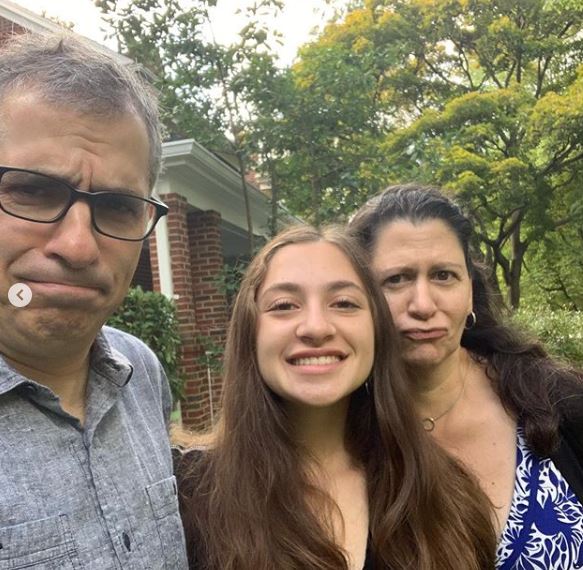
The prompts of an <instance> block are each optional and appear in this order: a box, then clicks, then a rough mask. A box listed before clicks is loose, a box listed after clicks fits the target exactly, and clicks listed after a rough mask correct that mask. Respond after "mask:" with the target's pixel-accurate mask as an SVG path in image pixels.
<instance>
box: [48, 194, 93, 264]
mask: <svg viewBox="0 0 583 570" xmlns="http://www.w3.org/2000/svg"><path fill="white" fill-rule="evenodd" d="M51 225H52V226H53V228H52V229H53V232H52V234H51V237H50V238H49V240H48V242H47V244H46V246H45V252H46V254H47V255H50V256H56V257H60V258H61V259H62V260H63V261H64V262H65V263H66V264H67V265H68V266H69V267H71V268H73V269H81V268H83V267H87V266H89V265H91V264H92V263H94V262H95V261H96V260H97V258H98V256H99V246H98V244H97V239H96V232H95V229H94V228H93V225H92V222H91V208H90V206H89V204H88V203H86V202H84V201H77V202H75V203H74V204H73V205H72V206H71V207H70V208H69V210H68V212H67V213H66V215H65V217H64V218H63V219H62V220H59V221H58V222H55V223H54V224H51Z"/></svg>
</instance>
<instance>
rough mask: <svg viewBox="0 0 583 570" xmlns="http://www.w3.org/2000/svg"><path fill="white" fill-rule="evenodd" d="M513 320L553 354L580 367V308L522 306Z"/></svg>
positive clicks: (582, 353) (582, 361) (582, 357)
mask: <svg viewBox="0 0 583 570" xmlns="http://www.w3.org/2000/svg"><path fill="white" fill-rule="evenodd" d="M513 321H514V323H515V324H516V325H517V326H519V327H520V328H523V327H524V328H526V329H527V330H528V331H530V332H531V333H532V334H534V335H535V336H536V337H538V338H539V339H540V340H541V341H542V342H543V343H544V344H545V346H546V347H547V349H548V351H549V352H550V353H551V354H552V355H553V356H555V357H557V358H560V359H562V360H565V361H567V362H569V363H571V364H573V365H575V366H579V367H583V312H580V311H568V310H566V309H561V310H551V309H548V308H544V307H536V306H531V307H524V308H521V309H519V310H518V311H517V312H516V313H515V315H514V317H513Z"/></svg>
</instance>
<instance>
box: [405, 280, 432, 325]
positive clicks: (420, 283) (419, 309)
mask: <svg viewBox="0 0 583 570" xmlns="http://www.w3.org/2000/svg"><path fill="white" fill-rule="evenodd" d="M436 310H437V305H436V303H435V296H434V292H433V290H432V287H431V283H430V282H429V281H428V280H427V279H417V280H416V281H415V283H414V286H413V287H412V288H411V298H410V299H409V306H408V311H409V314H410V315H412V316H414V317H415V318H417V319H422V320H427V319H429V318H430V317H431V316H433V315H434V314H435V311H436Z"/></svg>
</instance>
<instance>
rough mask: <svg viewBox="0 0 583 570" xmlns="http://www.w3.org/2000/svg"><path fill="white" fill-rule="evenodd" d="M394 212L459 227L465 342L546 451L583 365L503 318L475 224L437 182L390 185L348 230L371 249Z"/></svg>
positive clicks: (555, 439)
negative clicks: (467, 287) (468, 286)
mask: <svg viewBox="0 0 583 570" xmlns="http://www.w3.org/2000/svg"><path fill="white" fill-rule="evenodd" d="M395 220H408V221H411V222H412V223H413V224H417V223H421V222H424V221H427V220H441V221H443V222H445V223H446V224H447V225H448V227H449V228H450V229H451V230H452V231H453V233H454V234H455V235H456V237H457V239H458V241H459V243H460V246H461V248H462V251H463V254H464V257H465V260H466V266H467V269H468V273H469V274H470V277H471V279H472V292H473V310H474V313H475V315H476V323H475V325H474V326H473V327H471V328H469V329H468V328H466V329H465V330H464V332H463V335H462V339H461V344H462V346H463V347H465V348H467V349H468V350H469V351H470V352H471V353H472V354H473V355H474V356H475V357H477V358H478V359H481V360H483V361H484V362H485V363H486V364H487V368H486V370H487V374H488V376H489V378H490V379H491V381H492V382H493V385H494V388H495V390H496V391H497V393H498V395H499V396H500V399H501V401H502V404H503V405H504V407H505V408H506V409H507V410H508V411H509V412H511V413H512V414H513V415H514V416H515V417H516V418H517V420H518V421H519V422H520V423H521V424H522V425H523V427H524V430H525V436H526V439H527V441H528V443H529V444H530V446H531V447H532V449H533V450H534V451H535V452H536V453H537V454H539V455H541V456H543V457H546V456H548V455H550V454H551V453H553V452H554V451H556V449H557V446H558V443H559V432H558V425H559V414H558V406H559V405H560V403H561V402H563V401H565V400H566V399H568V398H569V396H570V395H571V394H572V393H573V394H574V393H576V392H577V391H578V392H579V393H580V390H581V388H580V387H581V373H580V372H578V371H576V370H573V369H571V368H569V367H567V366H563V365H561V364H559V363H558V362H556V361H554V360H553V359H551V358H549V356H548V354H547V352H546V351H545V349H544V347H543V346H542V345H541V344H540V343H539V342H537V341H534V340H532V339H528V338H527V337H526V336H525V335H523V334H521V333H520V332H519V331H517V330H516V329H514V328H512V327H511V326H509V325H508V324H506V323H505V319H504V318H503V305H502V301H501V299H500V296H499V295H495V294H494V293H493V288H492V286H491V283H490V281H489V278H488V275H489V272H488V271H487V268H486V267H485V266H484V265H483V264H481V263H479V262H478V261H477V258H478V256H476V255H474V254H473V252H472V247H471V244H472V243H473V239H474V233H473V225H472V223H471V221H470V220H469V219H468V217H467V216H465V215H464V213H463V212H462V210H461V209H460V208H459V207H458V206H457V205H456V204H455V203H454V202H453V201H452V200H450V199H449V198H448V197H447V196H445V195H444V194H443V193H442V192H441V191H440V190H439V189H437V188H432V187H425V186H417V185H413V184H409V185H399V186H391V187H389V188H387V189H386V190H384V191H383V192H382V193H381V194H379V195H378V196H375V197H374V198H372V199H371V200H369V201H368V202H367V203H366V204H365V205H364V206H363V207H362V208H360V210H359V211H358V212H357V213H356V215H355V216H354V217H353V219H352V220H351V221H350V224H349V232H350V233H351V234H352V235H353V236H354V237H356V239H357V240H358V241H359V243H360V244H361V245H362V246H363V247H364V248H365V249H366V251H368V252H369V253H372V251H373V249H374V247H375V243H376V238H377V235H378V233H379V231H380V230H381V229H382V228H384V227H386V226H387V224H389V223H391V222H393V221H395Z"/></svg>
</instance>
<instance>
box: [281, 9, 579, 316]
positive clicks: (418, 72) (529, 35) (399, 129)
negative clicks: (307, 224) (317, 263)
mask: <svg viewBox="0 0 583 570" xmlns="http://www.w3.org/2000/svg"><path fill="white" fill-rule="evenodd" d="M582 24H583V5H581V4H580V3H578V2H571V1H569V0H555V1H554V2H553V1H544V0H512V1H510V0H407V1H404V0H403V1H401V0H363V1H360V2H352V3H351V9H350V10H348V11H347V12H346V13H345V14H344V15H342V17H341V18H339V19H338V21H336V22H335V23H333V24H330V25H329V26H328V27H327V28H326V29H325V31H324V33H323V34H322V35H321V36H320V37H319V38H318V40H317V41H316V42H313V43H312V44H310V45H308V46H307V47H306V48H304V49H303V50H302V51H301V52H300V55H301V59H300V61H299V63H298V64H297V65H296V66H295V67H294V69H293V70H292V72H293V76H294V80H295V84H296V87H297V89H298V90H299V91H300V95H299V96H298V97H299V100H300V101H301V100H302V97H303V98H304V99H303V105H302V106H301V109H302V110H303V115H302V114H298V115H297V116H294V115H293V114H290V115H289V116H288V117H287V118H288V123H289V127H290V132H293V133H301V132H302V129H304V130H305V132H306V136H305V137H303V138H302V137H301V136H297V138H296V140H298V141H301V147H302V148H299V149H295V148H293V147H292V146H290V148H289V153H290V156H289V157H288V158H287V160H286V164H287V166H288V174H290V175H291V174H293V173H298V172H300V173H303V178H302V174H300V175H299V176H295V177H294V180H300V181H301V182H303V185H302V187H301V188H300V190H299V191H298V192H297V194H296V196H298V197H300V199H301V200H302V201H303V202H304V203H305V202H306V200H307V196H308V192H310V184H309V182H310V181H312V180H315V181H316V182H317V183H318V184H319V185H316V187H315V192H314V193H318V194H319V201H316V200H315V199H313V200H312V209H314V208H320V212H321V214H320V218H322V217H326V216H328V215H329V214H330V213H332V214H337V213H338V211H339V210H341V209H342V207H343V206H344V204H346V205H347V210H349V209H350V207H354V206H356V205H357V202H359V201H362V199H364V198H365V197H366V196H368V195H369V194H370V193H372V192H374V191H376V189H378V188H379V187H380V186H381V185H385V184H388V183H391V182H396V181H407V180H419V181H425V182H429V183H437V184H440V185H442V186H445V187H449V188H451V189H452V190H453V191H455V193H456V194H457V196H458V198H459V199H460V200H461V201H462V202H463V203H464V204H465V205H466V207H467V209H468V210H469V211H470V212H471V214H472V216H473V218H474V220H475V222H476V225H477V227H478V232H479V236H480V240H481V243H482V246H483V248H484V255H485V256H486V257H487V259H488V260H489V261H490V262H491V263H492V266H493V267H494V270H495V272H494V275H493V277H500V278H501V279H500V280H501V284H502V286H503V287H505V288H506V290H507V292H508V298H509V301H510V303H511V305H512V306H514V307H517V306H518V305H519V302H520V286H521V277H522V271H523V268H524V267H525V263H526V261H527V254H528V252H529V248H532V246H533V244H536V243H538V242H539V241H540V240H543V238H545V237H548V236H550V235H551V234H553V233H556V232H558V231H559V230H562V229H565V228H567V227H568V226H570V225H572V224H575V223H579V222H580V219H581V217H580V216H581V203H582V200H583V196H582V190H581V188H582V185H581V182H582V180H581V163H582V161H583V139H582V136H583V130H582V128H581V127H583V124H582V118H583V91H582V86H583V83H582V72H581V71H580V66H581V64H582V63H583V36H582V34H581V28H582ZM346 181H349V183H348V184H347V183H346ZM351 185H353V186H354V187H355V188H356V190H355V191H354V192H353V193H352V194H351V193H350V188H351ZM312 189H313V187H312ZM295 191H296V190H295V189H294V192H295ZM302 191H303V194H302V193H301V192H302ZM347 196H348V198H347ZM350 196H354V200H351V199H350ZM327 198H330V201H331V202H333V203H334V204H335V208H334V207H332V208H330V209H327V208H326V204H327ZM289 203H290V205H294V203H293V201H292V200H291V199H290V202H289ZM294 207H295V205H294Z"/></svg>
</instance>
